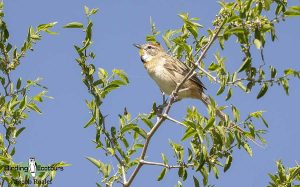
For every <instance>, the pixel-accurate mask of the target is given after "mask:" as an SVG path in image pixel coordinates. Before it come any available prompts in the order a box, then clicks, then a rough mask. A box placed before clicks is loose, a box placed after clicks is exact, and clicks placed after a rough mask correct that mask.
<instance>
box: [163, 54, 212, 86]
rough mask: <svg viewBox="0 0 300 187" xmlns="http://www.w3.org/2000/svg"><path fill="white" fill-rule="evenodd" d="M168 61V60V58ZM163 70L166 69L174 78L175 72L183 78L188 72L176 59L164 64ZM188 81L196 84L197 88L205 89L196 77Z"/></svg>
mask: <svg viewBox="0 0 300 187" xmlns="http://www.w3.org/2000/svg"><path fill="white" fill-rule="evenodd" d="M166 60H167V59H166ZM168 60H170V59H169V58H168ZM164 68H166V69H167V70H168V71H169V73H170V74H172V75H173V76H175V72H177V73H178V74H180V75H182V76H183V77H184V76H186V74H188V72H189V68H188V67H187V66H186V65H185V64H183V63H181V62H180V61H178V60H176V59H172V62H169V63H164ZM190 80H191V81H193V82H194V83H196V84H197V85H198V86H199V87H201V88H203V89H206V88H205V86H204V84H203V83H202V82H201V81H200V80H199V79H198V77H197V76H196V75H194V76H192V77H191V78H190Z"/></svg>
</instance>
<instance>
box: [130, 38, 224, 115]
mask: <svg viewBox="0 0 300 187" xmlns="http://www.w3.org/2000/svg"><path fill="white" fill-rule="evenodd" d="M133 45H134V46H135V47H137V48H138V49H139V55H140V58H141V61H142V62H143V65H144V67H145V69H146V70H147V72H148V74H149V75H150V77H151V78H152V79H153V80H154V81H155V82H156V84H157V85H158V87H159V88H160V90H161V91H162V92H163V93H165V94H167V95H171V94H172V93H173V91H174V90H175V89H176V87H177V85H178V84H180V83H181V82H182V80H183V79H184V77H185V76H186V75H187V74H188V72H189V71H190V68H189V67H188V66H187V65H185V64H184V63H182V62H180V61H179V60H178V59H177V58H175V57H173V56H171V55H169V54H168V53H167V52H166V51H165V50H164V48H163V47H162V46H161V45H160V43H158V42H147V43H145V44H142V45H141V44H133ZM204 90H206V87H205V86H204V84H203V83H202V82H201V80H200V79H199V78H198V77H197V75H196V74H194V75H193V76H192V77H191V78H190V79H188V80H187V81H185V83H184V84H183V85H182V86H181V89H180V90H179V91H178V93H177V95H176V97H177V98H176V99H178V100H181V99H185V98H192V99H199V100H201V101H202V102H203V103H204V104H205V105H206V107H209V106H210V105H211V101H210V98H209V97H208V96H207V95H206V94H205V92H204ZM215 112H216V115H217V116H218V117H219V118H220V119H221V120H222V121H226V120H227V119H228V118H227V116H226V114H225V113H223V112H222V111H221V110H219V109H217V108H216V110H215Z"/></svg>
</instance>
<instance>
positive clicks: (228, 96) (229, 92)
mask: <svg viewBox="0 0 300 187" xmlns="http://www.w3.org/2000/svg"><path fill="white" fill-rule="evenodd" d="M231 96H232V88H231V87H230V88H229V89H228V92H227V96H226V101H228V100H229V99H230V98H231Z"/></svg>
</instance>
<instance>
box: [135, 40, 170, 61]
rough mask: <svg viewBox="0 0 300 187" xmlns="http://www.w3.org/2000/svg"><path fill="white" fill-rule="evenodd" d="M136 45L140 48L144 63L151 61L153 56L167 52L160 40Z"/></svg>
mask: <svg viewBox="0 0 300 187" xmlns="http://www.w3.org/2000/svg"><path fill="white" fill-rule="evenodd" d="M134 46H135V47H137V48H138V49H139V54H140V56H141V59H142V62H143V63H146V62H149V61H151V60H152V59H153V58H155V57H159V56H160V55H162V54H164V53H165V52H164V49H163V48H162V47H161V46H160V44H159V43H158V42H149V43H145V44H142V45H140V44H134Z"/></svg>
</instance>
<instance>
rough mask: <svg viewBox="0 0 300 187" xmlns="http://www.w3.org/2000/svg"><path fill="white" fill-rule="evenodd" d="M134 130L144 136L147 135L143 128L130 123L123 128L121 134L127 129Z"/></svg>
mask: <svg viewBox="0 0 300 187" xmlns="http://www.w3.org/2000/svg"><path fill="white" fill-rule="evenodd" d="M130 130H133V131H134V132H136V133H138V134H139V135H141V136H142V137H143V138H146V137H147V133H146V132H145V131H144V130H143V129H141V128H140V127H139V126H138V125H137V124H128V125H125V126H124V127H122V128H121V134H124V133H125V132H127V131H130Z"/></svg>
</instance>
